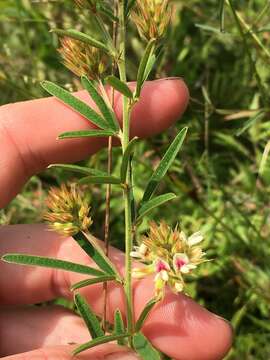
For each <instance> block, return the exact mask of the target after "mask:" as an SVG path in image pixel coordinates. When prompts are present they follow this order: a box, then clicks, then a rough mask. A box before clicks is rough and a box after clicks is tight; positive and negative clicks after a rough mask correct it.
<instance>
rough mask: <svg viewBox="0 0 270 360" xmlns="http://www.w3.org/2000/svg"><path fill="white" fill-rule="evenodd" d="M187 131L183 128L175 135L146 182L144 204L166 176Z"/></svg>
mask: <svg viewBox="0 0 270 360" xmlns="http://www.w3.org/2000/svg"><path fill="white" fill-rule="evenodd" d="M187 130H188V128H187V127H185V128H183V129H182V130H181V131H180V132H179V133H178V134H177V136H176V137H175V139H174V140H173V142H172V143H171V145H170V146H169V148H168V149H167V151H166V153H165V155H164V156H163V158H162V159H161V161H160V163H159V165H158V167H157V168H156V170H155V171H154V173H153V174H152V176H151V178H150V180H149V182H148V184H147V186H146V189H145V192H144V195H143V199H142V202H145V201H147V200H149V199H150V198H151V196H152V194H153V192H154V191H155V190H156V188H157V186H158V184H159V182H160V181H161V180H162V178H163V177H164V176H165V175H166V173H167V171H168V169H169V168H170V166H171V165H172V163H173V161H174V159H175V158H176V156H177V154H178V152H179V151H180V149H181V147H182V144H183V142H184V139H185V137H186V134H187Z"/></svg>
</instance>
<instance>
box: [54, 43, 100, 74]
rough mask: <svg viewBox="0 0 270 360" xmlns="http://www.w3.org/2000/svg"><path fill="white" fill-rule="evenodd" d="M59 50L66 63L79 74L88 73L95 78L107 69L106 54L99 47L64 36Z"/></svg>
mask: <svg viewBox="0 0 270 360" xmlns="http://www.w3.org/2000/svg"><path fill="white" fill-rule="evenodd" d="M60 41H61V47H60V49H58V52H59V53H60V54H61V56H62V58H63V63H64V65H65V66H66V67H67V68H68V69H69V70H70V71H72V72H73V73H74V74H75V75H77V76H82V75H86V76H87V77H88V78H89V79H92V80H95V79H98V78H100V77H101V76H102V74H103V73H104V72H105V71H106V60H107V59H106V56H105V55H104V54H103V53H102V52H101V51H100V50H99V49H97V48H95V47H93V46H90V45H88V44H85V43H83V42H82V41H79V40H74V39H71V38H68V37H64V38H62V39H61V40H60Z"/></svg>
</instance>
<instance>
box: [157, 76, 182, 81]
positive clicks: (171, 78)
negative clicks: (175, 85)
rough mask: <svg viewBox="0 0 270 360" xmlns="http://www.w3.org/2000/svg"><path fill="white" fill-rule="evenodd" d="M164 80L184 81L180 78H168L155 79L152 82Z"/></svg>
mask: <svg viewBox="0 0 270 360" xmlns="http://www.w3.org/2000/svg"><path fill="white" fill-rule="evenodd" d="M166 80H182V81H183V80H184V79H183V78H182V77H181V76H170V77H166V78H161V79H156V80H154V81H166Z"/></svg>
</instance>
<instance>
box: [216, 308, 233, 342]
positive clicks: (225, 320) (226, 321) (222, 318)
mask: <svg viewBox="0 0 270 360" xmlns="http://www.w3.org/2000/svg"><path fill="white" fill-rule="evenodd" d="M215 316H216V317H217V318H218V319H219V320H222V321H224V322H225V323H226V324H227V325H228V326H229V328H230V329H231V333H232V337H234V327H233V326H232V324H231V323H230V321H229V320H227V319H225V318H224V317H222V316H219V315H216V314H215Z"/></svg>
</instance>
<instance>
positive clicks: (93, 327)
mask: <svg viewBox="0 0 270 360" xmlns="http://www.w3.org/2000/svg"><path fill="white" fill-rule="evenodd" d="M75 304H76V305H77V308H78V310H79V313H80V314H81V316H82V318H83V320H84V322H85V325H86V326H87V329H88V330H89V332H90V335H91V336H92V338H93V339H96V338H99V337H102V336H104V332H103V330H102V329H101V327H100V323H99V321H98V319H97V317H96V315H95V314H94V313H93V310H92V309H91V307H90V305H89V304H88V303H87V302H86V300H85V299H84V298H83V296H82V295H80V294H76V295H75Z"/></svg>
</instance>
